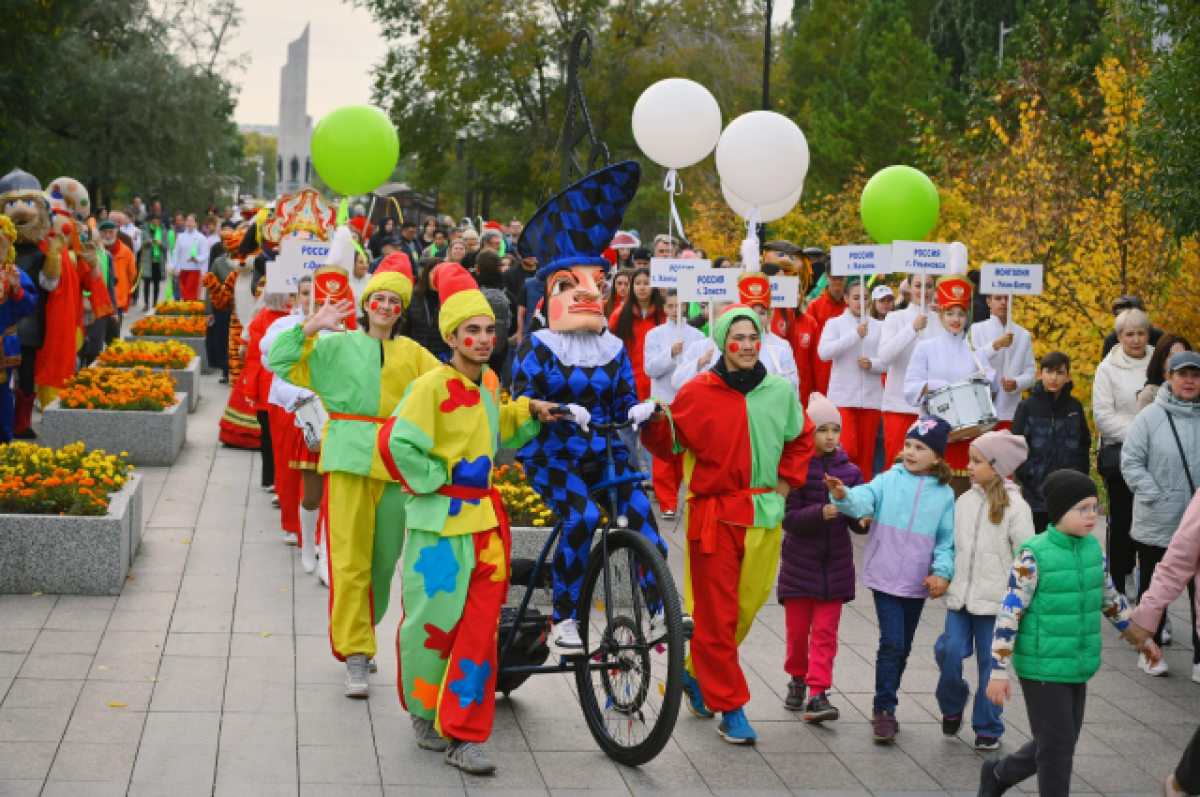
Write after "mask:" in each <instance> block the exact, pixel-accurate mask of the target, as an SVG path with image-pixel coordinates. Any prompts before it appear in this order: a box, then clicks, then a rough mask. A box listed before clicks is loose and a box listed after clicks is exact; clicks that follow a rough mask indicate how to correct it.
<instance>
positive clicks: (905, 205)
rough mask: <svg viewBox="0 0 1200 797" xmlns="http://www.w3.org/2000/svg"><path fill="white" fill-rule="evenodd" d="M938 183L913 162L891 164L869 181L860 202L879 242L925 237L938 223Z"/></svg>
mask: <svg viewBox="0 0 1200 797" xmlns="http://www.w3.org/2000/svg"><path fill="white" fill-rule="evenodd" d="M940 207H941V202H940V200H939V199H938V192H937V186H935V185H934V184H933V180H930V179H929V178H928V177H927V176H926V175H925V173H924V172H922V171H920V170H918V169H914V168H912V167H911V166H888V167H887V168H886V169H881V170H880V171H878V172H876V173H875V176H874V177H872V178H871V179H870V180H868V181H867V185H866V188H864V189H863V192H862V199H861V200H860V204H859V215H860V216H861V217H862V223H863V226H864V227H866V228H867V232H868V233H870V234H871V237H872V238H874V239H875V243H878V244H890V243H891V242H892V241H923V240H925V237H926V236H927V235H929V233H930V232H932V231H933V228H934V225H936V224H937V220H938V210H939V209H940Z"/></svg>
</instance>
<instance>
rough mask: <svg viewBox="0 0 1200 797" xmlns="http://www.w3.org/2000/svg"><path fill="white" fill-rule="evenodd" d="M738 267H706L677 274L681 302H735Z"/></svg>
mask: <svg viewBox="0 0 1200 797" xmlns="http://www.w3.org/2000/svg"><path fill="white" fill-rule="evenodd" d="M741 273H742V270H741V269H740V268H708V269H704V270H703V271H685V272H683V273H681V274H680V275H679V300H680V301H682V302H736V301H737V300H738V285H737V281H738V276H739V275H740V274H741Z"/></svg>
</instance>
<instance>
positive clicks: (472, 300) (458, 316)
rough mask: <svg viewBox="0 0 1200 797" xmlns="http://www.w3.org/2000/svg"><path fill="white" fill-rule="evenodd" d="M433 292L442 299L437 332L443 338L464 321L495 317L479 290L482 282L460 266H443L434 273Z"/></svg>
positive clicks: (455, 264)
mask: <svg viewBox="0 0 1200 797" xmlns="http://www.w3.org/2000/svg"><path fill="white" fill-rule="evenodd" d="M431 281H432V283H433V289H434V290H436V291H437V292H438V296H439V297H440V298H441V300H442V309H441V312H440V313H438V329H440V330H441V333H442V338H443V339H444V338H446V337H447V336H448V335H450V334H451V333H453V332H454V330H456V329H458V327H459V325H460V324H462V322H464V321H466V320H467V319H469V318H474V317H475V316H477V315H485V316H488V317H489V318H491V319H492V320H493V321H494V320H495V319H496V314H495V313H494V312H492V306H491V305H490V304H488V300H487V299H485V298H484V296H483V292H482V291H480V290H479V283H477V282H475V278H474V277H472V276H471V275H470V274H468V273H467V270H466V269H465V268H463V267H462V266H460V265H459V264H458V263H443V264H442V265H440V266H438V268H437V271H435V272H433V277H432V280H431Z"/></svg>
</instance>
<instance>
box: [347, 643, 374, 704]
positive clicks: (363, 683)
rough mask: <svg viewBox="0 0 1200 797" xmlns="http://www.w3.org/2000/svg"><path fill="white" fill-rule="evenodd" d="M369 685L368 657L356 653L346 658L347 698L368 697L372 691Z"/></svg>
mask: <svg viewBox="0 0 1200 797" xmlns="http://www.w3.org/2000/svg"><path fill="white" fill-rule="evenodd" d="M370 688H371V687H370V686H369V685H368V684H367V656H366V654H365V653H355V654H354V655H353V656H347V657H346V697H366V696H367V693H368V692H369V691H370Z"/></svg>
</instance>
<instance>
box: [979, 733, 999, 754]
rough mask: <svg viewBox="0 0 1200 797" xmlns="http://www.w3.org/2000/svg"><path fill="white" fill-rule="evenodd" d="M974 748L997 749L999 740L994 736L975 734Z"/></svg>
mask: <svg viewBox="0 0 1200 797" xmlns="http://www.w3.org/2000/svg"><path fill="white" fill-rule="evenodd" d="M975 749H976V750H999V749H1000V740H999V739H997V738H996V737H995V736H984V735H982V734H977V735H976V736H975Z"/></svg>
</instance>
